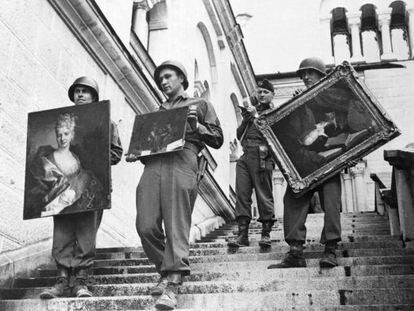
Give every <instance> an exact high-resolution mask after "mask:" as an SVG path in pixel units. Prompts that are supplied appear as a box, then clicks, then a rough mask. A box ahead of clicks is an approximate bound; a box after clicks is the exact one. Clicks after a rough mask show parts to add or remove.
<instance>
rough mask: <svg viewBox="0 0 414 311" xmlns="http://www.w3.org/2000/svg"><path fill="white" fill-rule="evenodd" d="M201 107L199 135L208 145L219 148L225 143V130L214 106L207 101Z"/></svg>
mask: <svg viewBox="0 0 414 311" xmlns="http://www.w3.org/2000/svg"><path fill="white" fill-rule="evenodd" d="M199 108H200V109H201V111H200V114H201V118H199V119H201V120H200V123H199V126H198V129H197V132H198V133H197V136H198V137H199V139H200V140H201V141H202V142H203V143H205V144H206V145H207V146H210V147H212V148H215V149H219V148H220V147H221V146H222V145H223V130H222V129H221V126H220V121H219V119H218V118H217V115H216V112H215V110H214V107H213V105H212V104H211V103H209V102H207V101H206V102H203V103H202V104H201V105H200V107H199Z"/></svg>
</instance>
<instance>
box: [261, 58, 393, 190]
mask: <svg viewBox="0 0 414 311" xmlns="http://www.w3.org/2000/svg"><path fill="white" fill-rule="evenodd" d="M257 124H258V127H259V129H260V131H261V132H262V134H263V135H264V136H265V138H266V139H267V142H268V143H269V146H270V149H271V151H272V155H273V157H274V159H275V161H276V163H277V164H278V166H279V168H280V169H281V171H282V173H283V174H284V176H285V178H286V180H287V182H288V183H289V185H290V187H291V188H292V190H293V192H294V193H295V194H296V195H298V196H300V195H302V194H304V193H306V192H307V191H309V190H310V189H313V188H315V187H316V186H317V185H319V184H321V183H322V182H323V181H325V180H326V179H328V178H330V177H332V176H333V175H335V174H337V173H338V172H339V171H340V170H342V169H343V168H344V167H345V166H346V165H347V163H348V162H349V161H351V160H357V159H360V158H361V157H363V156H365V155H367V154H368V153H370V152H372V151H373V150H375V149H377V148H378V147H380V146H381V145H383V144H385V143H386V142H388V141H389V140H391V139H393V138H394V137H396V136H398V135H399V134H400V131H399V130H398V128H397V127H396V125H395V124H394V123H393V121H392V120H391V119H390V118H389V117H388V116H387V114H386V112H385V111H384V109H383V108H382V107H381V105H380V104H379V102H378V101H377V100H376V99H375V97H374V96H373V94H371V92H370V90H369V89H368V88H367V87H366V86H365V85H364V83H363V82H362V81H360V79H359V78H358V76H357V73H356V72H355V71H354V69H353V68H352V67H351V65H349V64H348V63H347V62H344V63H343V64H342V65H339V66H337V67H336V68H335V69H334V70H333V71H332V72H331V73H330V74H329V75H327V76H326V77H324V78H323V79H321V80H320V81H319V82H318V83H316V84H315V85H313V86H312V87H311V88H309V89H307V90H305V91H304V92H303V93H301V94H300V95H299V96H296V97H293V98H292V99H291V100H289V101H288V102H286V103H284V104H282V105H281V106H279V107H277V108H274V109H272V110H269V111H267V112H265V113H264V114H263V115H261V116H260V118H259V119H258V120H257Z"/></svg>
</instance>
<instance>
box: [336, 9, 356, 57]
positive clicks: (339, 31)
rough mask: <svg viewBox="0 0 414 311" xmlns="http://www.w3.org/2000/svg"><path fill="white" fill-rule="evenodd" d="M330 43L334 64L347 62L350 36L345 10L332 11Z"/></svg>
mask: <svg viewBox="0 0 414 311" xmlns="http://www.w3.org/2000/svg"><path fill="white" fill-rule="evenodd" d="M331 33H332V41H333V50H334V57H335V63H336V64H338V63H341V62H342V61H344V60H349V59H350V57H351V50H352V47H351V44H350V34H349V27H348V20H347V17H346V11H345V8H335V9H333V10H332V29H331Z"/></svg>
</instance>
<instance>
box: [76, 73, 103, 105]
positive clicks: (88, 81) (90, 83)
mask: <svg viewBox="0 0 414 311" xmlns="http://www.w3.org/2000/svg"><path fill="white" fill-rule="evenodd" d="M77 85H82V86H87V87H90V88H91V89H92V91H93V94H94V95H95V98H96V100H99V87H98V83H96V81H95V80H94V79H92V78H89V77H80V78H77V79H76V80H75V81H74V82H73V84H72V85H71V86H70V88H69V90H68V96H69V99H70V100H71V101H73V102H74V99H73V93H74V92H75V87H76V86H77Z"/></svg>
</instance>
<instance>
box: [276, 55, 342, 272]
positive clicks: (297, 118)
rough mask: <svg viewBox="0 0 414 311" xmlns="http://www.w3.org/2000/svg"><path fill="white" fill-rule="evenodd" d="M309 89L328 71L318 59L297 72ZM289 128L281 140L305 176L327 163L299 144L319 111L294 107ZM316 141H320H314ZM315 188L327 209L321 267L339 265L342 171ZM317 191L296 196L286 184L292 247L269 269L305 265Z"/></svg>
mask: <svg viewBox="0 0 414 311" xmlns="http://www.w3.org/2000/svg"><path fill="white" fill-rule="evenodd" d="M297 74H298V76H299V77H300V78H301V79H302V81H303V83H304V84H305V87H306V88H310V87H311V86H312V85H314V84H315V83H317V82H318V81H319V80H320V79H322V78H323V77H324V76H325V75H326V73H325V64H324V63H323V61H322V60H320V59H319V58H314V57H312V58H306V59H304V60H303V61H302V62H301V63H300V65H299V69H298V71H297ZM286 122H287V124H288V125H287V126H289V127H287V126H286V128H289V131H286V130H285V131H283V133H280V136H279V137H280V140H281V141H282V143H283V145H284V146H286V151H287V153H288V154H289V155H290V157H291V158H292V161H293V162H294V163H295V167H296V168H297V169H298V171H299V172H301V173H302V174H303V175H304V176H306V175H307V174H308V173H309V172H311V171H314V170H315V169H316V168H318V167H320V166H321V165H323V164H324V163H326V159H325V158H324V157H323V156H321V155H319V154H318V153H317V151H314V150H310V149H308V148H305V147H304V146H303V144H301V143H300V139H299V138H300V137H303V134H304V132H306V131H308V130H311V129H313V128H315V126H316V124H317V123H318V120H317V119H316V113H314V111H312V110H311V109H310V108H309V107H307V106H306V105H303V106H301V107H300V108H299V109H297V110H295V112H294V113H292V114H291V115H289V117H288V118H286ZM315 143H317V142H315ZM316 191H318V193H319V198H320V201H321V207H322V209H323V210H324V212H325V216H324V227H323V230H322V234H321V243H322V244H325V251H324V254H323V257H322V258H321V259H320V262H319V264H320V266H321V267H326V268H329V267H335V266H337V265H338V264H337V260H336V249H337V243H338V242H339V241H340V240H341V219H340V212H341V180H340V174H337V175H335V176H334V177H332V178H330V179H329V180H327V181H325V182H324V183H323V184H321V185H320V186H319V187H318V188H317V189H316ZM313 194H314V192H312V191H310V192H307V193H306V194H304V195H303V196H301V197H298V198H297V197H295V196H294V193H293V191H292V190H291V189H290V188H289V187H287V189H286V192H285V196H284V198H283V203H284V215H283V219H284V235H285V241H286V242H287V243H288V244H289V246H290V250H289V252H288V254H287V255H286V257H285V258H284V259H283V260H282V262H280V263H278V264H273V265H270V266H269V267H268V268H269V269H274V268H291V267H306V261H305V258H304V255H303V248H304V246H303V245H304V243H305V240H306V226H305V222H306V218H307V214H308V212H309V208H310V204H311V200H312V197H313Z"/></svg>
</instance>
